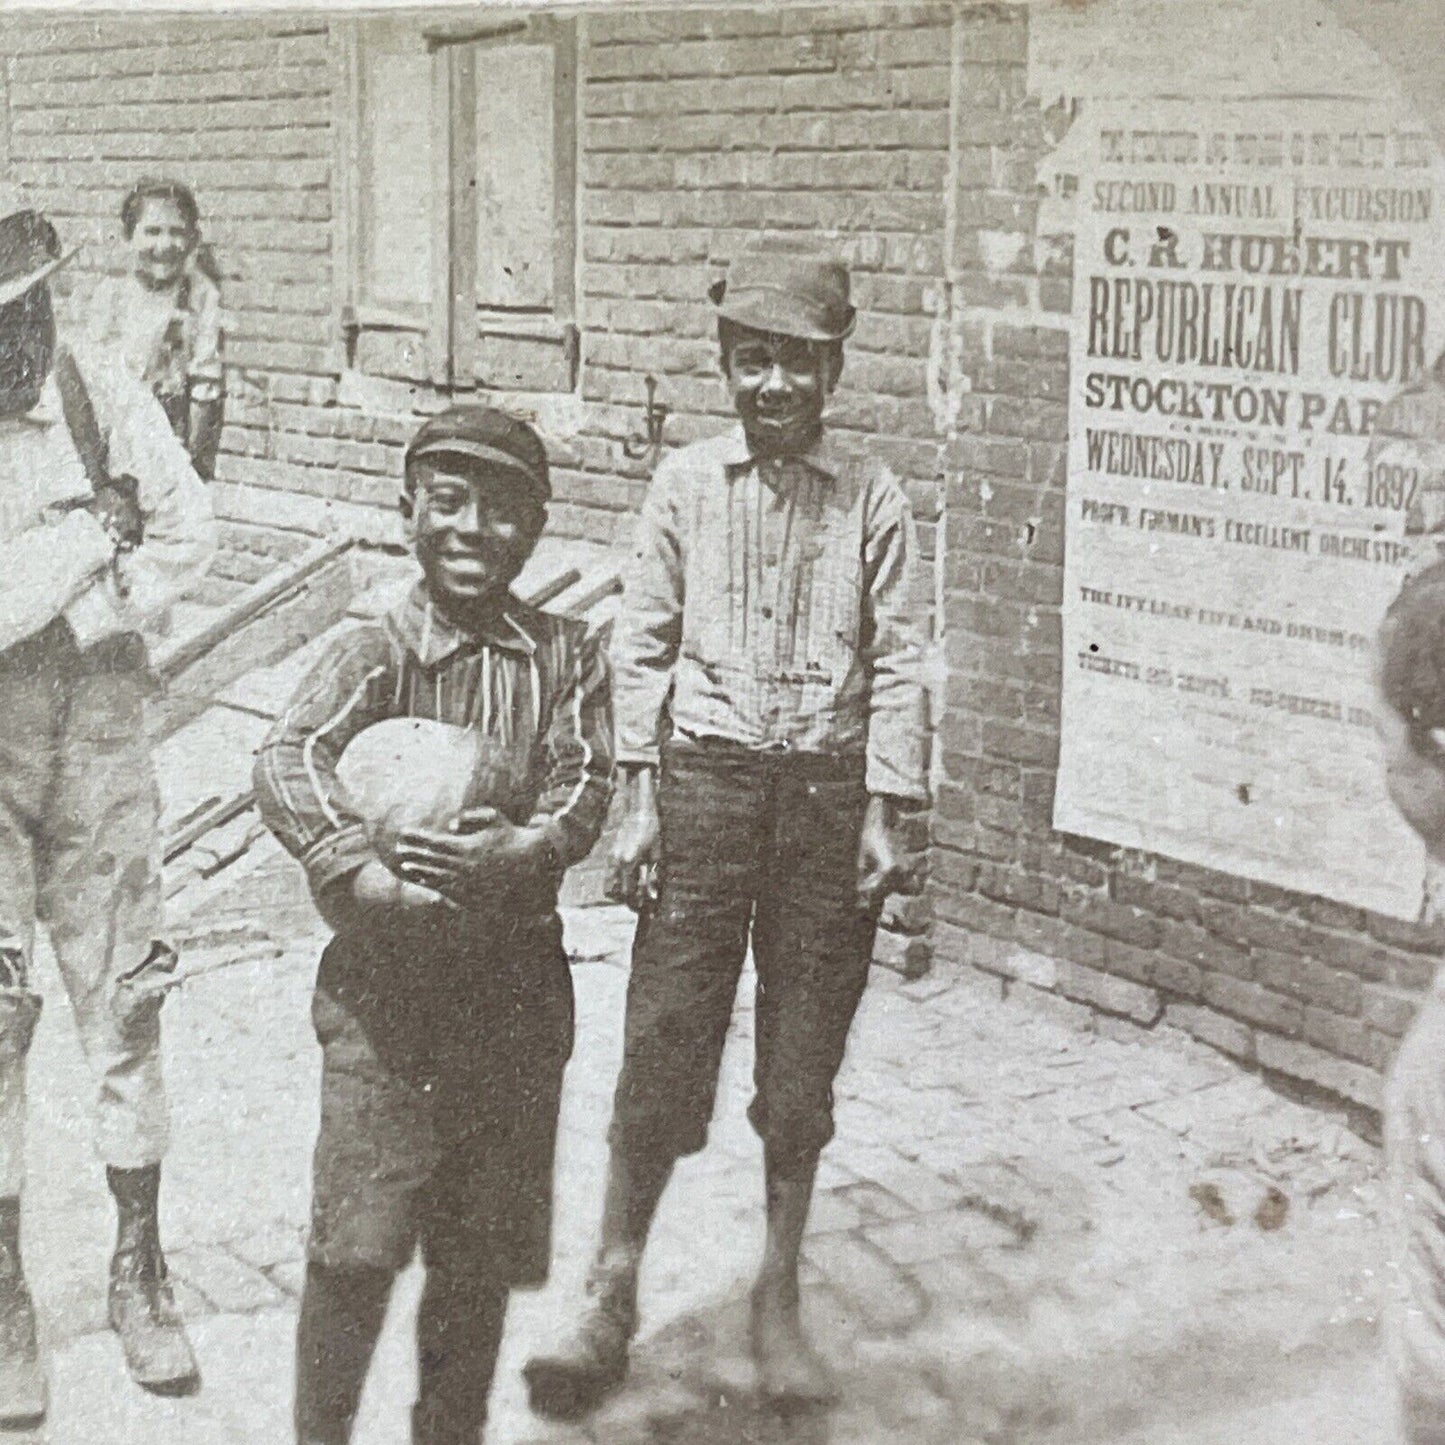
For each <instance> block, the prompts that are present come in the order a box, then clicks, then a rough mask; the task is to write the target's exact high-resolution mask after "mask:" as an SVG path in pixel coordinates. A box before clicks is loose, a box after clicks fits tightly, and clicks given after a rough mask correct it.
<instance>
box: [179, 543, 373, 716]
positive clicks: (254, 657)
mask: <svg viewBox="0 0 1445 1445" xmlns="http://www.w3.org/2000/svg"><path fill="white" fill-rule="evenodd" d="M347 550H349V549H348V548H346V547H339V548H329V549H327V550H326V551H325V552H323V553H319V554H317V555H316V556H314V557H311V558H308V559H306V561H305V562H304V563H303V565H302V566H301V567H298V568H293V569H289V570H288V572H287V573H286V574H284V575H283V576H281V577H278V578H277V579H276V580H275V581H274V582H271V583H263V584H262V585H261V586H260V587H258V588H257V589H256V591H255V593H254V594H249V595H248V596H246V597H243V598H242V599H241V600H240V602H239V603H238V604H237V605H236V607H234V608H232V609H230V610H229V611H228V613H227V615H226V616H224V617H222V618H221V619H219V620H218V622H217V623H214V624H212V626H211V627H209V628H207V629H205V631H204V633H203V634H202V635H201V636H200V637H197V638H192V639H186V640H185V641H184V642H182V643H181V644H180V645H179V646H178V647H177V648H176V649H175V651H174V653H173V655H172V657H171V658H170V659H167V660H168V661H169V662H170V664H171V665H170V666H169V667H168V668H165V669H163V671H162V676H163V679H164V680H165V682H166V684H167V686H166V691H165V693H164V694H163V696H162V697H161V698H160V699H159V700H158V702H157V705H156V707H155V710H154V712H155V722H154V729H153V730H154V732H155V735H156V736H157V737H158V738H163V737H167V736H169V735H170V734H171V733H173V732H175V731H176V729H177V728H180V727H183V726H184V725H185V724H186V723H187V722H189V721H190V720H191V719H192V718H194V717H197V716H199V715H200V714H201V713H203V712H204V711H205V710H206V709H207V708H208V707H211V706H212V705H213V704H214V702H215V697H216V694H217V693H218V692H219V691H220V690H221V689H222V688H224V687H225V686H227V685H228V684H229V683H232V682H234V681H235V680H236V679H237V678H239V677H242V676H244V675H245V674H246V673H248V672H250V671H252V670H253V669H255V668H258V667H266V666H269V665H270V664H271V663H273V662H277V661H279V660H280V659H281V658H283V657H285V656H286V655H287V654H288V653H290V652H294V651H295V650H296V649H297V648H298V647H300V646H302V645H303V644H304V643H305V642H307V641H308V640H309V639H311V638H313V637H315V636H317V635H318V634H319V633H321V632H324V631H325V630H326V629H327V628H328V627H330V626H331V625H332V624H333V623H334V622H336V621H337V620H338V619H339V618H341V617H342V616H343V615H344V613H345V611H346V608H347V605H348V603H349V602H350V600H351V591H352V583H351V567H350V559H349V558H348V557H347V556H346V552H347Z"/></svg>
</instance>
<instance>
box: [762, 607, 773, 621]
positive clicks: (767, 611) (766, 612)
mask: <svg viewBox="0 0 1445 1445" xmlns="http://www.w3.org/2000/svg"><path fill="white" fill-rule="evenodd" d="M772 616H773V609H772V608H771V607H764V608H763V621H764V622H770V621H771V620H772Z"/></svg>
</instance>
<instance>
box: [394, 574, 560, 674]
mask: <svg viewBox="0 0 1445 1445" xmlns="http://www.w3.org/2000/svg"><path fill="white" fill-rule="evenodd" d="M522 611H523V609H522V604H521V603H520V602H519V601H518V600H517V599H516V598H515V597H512V596H510V595H509V596H508V598H507V601H506V602H505V603H504V604H503V605H502V606H501V607H500V608H499V609H498V610H497V614H496V616H495V617H492V618H488V619H487V621H486V622H485V623H483V624H481V625H480V626H477V627H472V628H461V627H458V626H456V625H455V624H454V623H452V622H450V621H449V620H448V619H447V618H446V617H444V616H443V615H442V614H441V613H440V612H439V611H438V610H437V608H436V605H435V604H434V603H433V602H432V600H431V597H430V595H429V594H428V592H427V590H426V584H425V583H422V582H418V583H416V585H415V586H413V587H412V588H411V589H410V590H409V591H408V592H407V594H406V596H405V597H403V598H402V599H401V601H400V602H398V603H397V604H396V606H395V607H393V608H392V610H391V624H392V626H393V627H394V628H395V629H396V633H397V636H398V637H399V638H400V639H401V641H402V642H403V644H405V646H406V648H407V649H408V651H410V652H411V653H413V654H414V655H415V657H416V659H417V661H418V662H420V663H421V664H422V666H423V667H435V666H436V664H437V663H439V662H444V661H445V660H446V659H447V658H449V657H451V656H453V654H455V653H457V652H461V651H464V650H469V649H472V648H475V647H477V646H478V645H484V646H487V647H501V648H505V649H506V650H507V651H509V652H520V653H522V654H524V655H525V656H527V657H530V656H531V655H532V654H533V653H534V652H536V650H537V639H536V638H535V637H533V636H532V633H531V631H530V630H529V628H528V626H527V622H526V618H525V617H524V616H523V615H522Z"/></svg>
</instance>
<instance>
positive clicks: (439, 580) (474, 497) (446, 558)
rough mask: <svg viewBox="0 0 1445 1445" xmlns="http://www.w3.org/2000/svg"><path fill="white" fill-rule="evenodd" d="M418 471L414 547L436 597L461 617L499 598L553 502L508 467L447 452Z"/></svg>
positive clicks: (532, 544)
mask: <svg viewBox="0 0 1445 1445" xmlns="http://www.w3.org/2000/svg"><path fill="white" fill-rule="evenodd" d="M414 471H415V477H416V488H415V492H414V493H413V495H412V500H411V513H410V518H409V521H410V530H411V536H412V545H413V547H414V548H415V551H416V559H417V562H418V563H419V564H420V565H421V570H422V575H423V576H424V577H425V579H426V585H427V590H428V592H430V593H431V596H432V599H433V601H435V602H436V603H437V605H438V606H439V607H441V609H442V610H443V611H444V612H447V613H450V614H451V615H452V616H454V617H459V618H465V617H467V616H469V615H473V614H475V613H476V612H477V611H478V610H479V609H482V610H485V609H486V608H487V607H489V606H492V605H494V604H495V603H496V602H499V601H500V600H501V598H502V597H504V596H505V595H506V593H507V591H508V589H509V588H510V587H511V585H512V583H513V582H515V581H516V580H517V576H518V574H519V573H520V572H521V570H522V568H523V567H524V566H526V564H527V559H528V558H529V557H530V556H531V555H532V552H533V549H534V548H535V547H536V545H537V538H538V537H539V536H540V535H541V532H542V524H543V522H544V521H545V519H546V510H545V508H543V507H542V506H541V504H540V503H539V502H537V500H536V499H535V497H534V496H533V495H532V494H531V493H530V492H529V490H528V488H527V484H526V482H525V481H524V480H522V479H520V478H517V477H515V476H514V475H513V474H512V473H511V472H508V471H504V470H493V471H486V470H484V469H482V468H480V467H479V466H478V465H477V464H476V463H471V464H467V463H463V462H461V461H453V460H452V459H450V458H448V457H444V456H443V457H438V458H437V459H436V460H435V461H419V462H417V463H415V464H414Z"/></svg>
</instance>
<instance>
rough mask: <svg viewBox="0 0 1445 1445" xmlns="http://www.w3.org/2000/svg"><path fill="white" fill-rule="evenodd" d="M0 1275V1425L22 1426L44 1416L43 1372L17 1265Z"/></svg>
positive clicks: (26, 1293) (25, 1289) (6, 1427)
mask: <svg viewBox="0 0 1445 1445" xmlns="http://www.w3.org/2000/svg"><path fill="white" fill-rule="evenodd" d="M18 1263H19V1262H18V1260H17V1261H15V1267H14V1268H10V1267H9V1266H10V1265H11V1261H10V1260H9V1259H6V1260H5V1261H4V1266H5V1268H4V1273H3V1275H0V1429H4V1430H26V1429H29V1428H31V1427H32V1426H34V1425H38V1424H39V1423H40V1422H41V1421H42V1420H43V1419H44V1418H45V1408H46V1404H47V1399H46V1389H45V1372H44V1370H42V1369H41V1367H40V1346H39V1342H38V1341H37V1339H36V1335H35V1306H34V1304H33V1303H32V1302H31V1299H30V1290H29V1289H28V1287H27V1286H26V1284H25V1277H24V1275H23V1274H21V1272H20V1270H19V1267H18Z"/></svg>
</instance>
